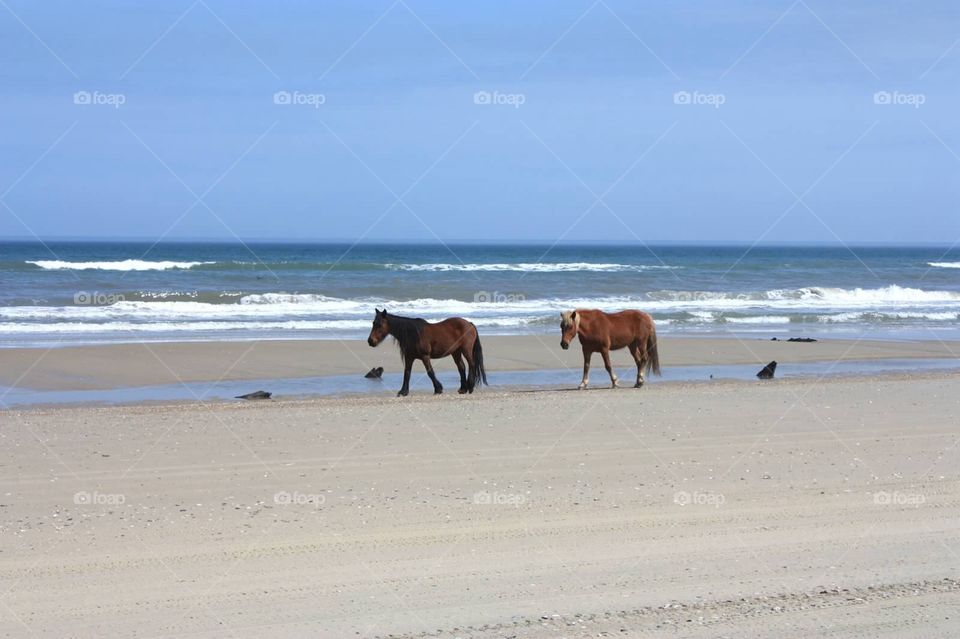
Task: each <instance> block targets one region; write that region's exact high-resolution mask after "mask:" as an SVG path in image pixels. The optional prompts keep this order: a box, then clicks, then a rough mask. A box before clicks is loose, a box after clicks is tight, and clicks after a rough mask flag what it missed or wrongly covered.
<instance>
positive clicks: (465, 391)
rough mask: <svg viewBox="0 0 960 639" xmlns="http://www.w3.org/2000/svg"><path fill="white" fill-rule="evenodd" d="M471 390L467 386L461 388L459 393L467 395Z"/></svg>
mask: <svg viewBox="0 0 960 639" xmlns="http://www.w3.org/2000/svg"><path fill="white" fill-rule="evenodd" d="M469 392H470V391H469V390H467V389H466V388H461V389H460V390H458V391H457V393H459V394H460V395H465V394H466V393H469Z"/></svg>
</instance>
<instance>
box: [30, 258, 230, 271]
mask: <svg viewBox="0 0 960 639" xmlns="http://www.w3.org/2000/svg"><path fill="white" fill-rule="evenodd" d="M27 264H33V265H34V266H39V267H40V268H42V269H44V270H48V271H61V270H71V271H91V270H98V271H166V270H170V269H188V268H193V267H194V266H200V265H201V264H216V262H173V261H158V262H151V261H148V260H119V261H114V262H67V261H64V260H27Z"/></svg>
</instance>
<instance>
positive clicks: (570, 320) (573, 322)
mask: <svg viewBox="0 0 960 639" xmlns="http://www.w3.org/2000/svg"><path fill="white" fill-rule="evenodd" d="M576 312H577V311H576V310H572V311H561V312H560V323H561V324H562V325H563V327H564V328H568V327H570V326H576V327H577V330H580V315H577V316H576V317H574V316H573V315H574V313H576Z"/></svg>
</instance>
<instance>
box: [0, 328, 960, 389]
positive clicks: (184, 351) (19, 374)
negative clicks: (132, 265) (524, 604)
mask: <svg viewBox="0 0 960 639" xmlns="http://www.w3.org/2000/svg"><path fill="white" fill-rule="evenodd" d="M559 341H560V339H559V335H536V336H486V337H483V338H482V343H483V350H484V359H485V361H486V365H487V368H488V370H490V371H498V370H499V371H513V370H536V369H561V368H570V369H572V370H573V371H576V372H575V376H577V375H579V371H580V369H581V366H582V357H583V356H582V354H581V352H580V349H579V347H578V346H577V345H576V344H574V345H573V346H572V347H571V348H570V350H568V351H563V350H561V348H560V345H559ZM660 353H661V362H662V364H663V366H664V367H669V366H688V365H701V364H721V365H722V364H757V365H758V368H759V366H762V365H763V364H766V363H767V362H769V361H770V360H777V361H778V362H780V363H781V364H784V363H787V364H788V363H791V362H811V361H838V360H839V361H850V360H877V359H892V358H897V359H903V358H928V359H929V358H952V359H960V343H956V342H938V341H933V340H930V341H916V342H893V341H870V340H859V341H858V340H843V339H829V340H823V341H819V342H816V343H792V342H784V341H777V342H772V341H770V340H769V339H768V338H751V339H743V340H738V339H733V338H691V337H686V338H683V337H661V347H660ZM613 361H614V364H615V365H616V366H617V367H619V368H624V367H627V368H629V367H630V366H631V365H632V360H631V359H630V355H629V353H628V352H627V351H626V350H621V351H617V352H615V353H614V354H613ZM375 366H383V367H384V368H386V369H387V371H388V372H397V371H399V370H401V369H402V366H401V364H400V355H399V352H398V351H397V349H396V347H395V346H394V345H393V344H392V340H387V341H386V342H385V343H383V344H381V345H380V346H379V347H378V348H376V349H374V348H370V347H369V346H368V345H367V343H366V341H364V340H310V341H307V340H304V341H259V342H256V341H255V342H170V343H152V344H151V343H132V344H115V345H102V346H81V347H62V348H53V349H36V348H7V349H0V385H3V386H18V387H25V388H34V389H48V390H97V389H110V388H118V387H124V386H152V385H160V384H175V383H178V382H201V381H218V380H247V379H251V380H252V379H270V378H298V377H313V376H322V375H353V374H358V375H362V374H364V373H366V372H367V371H368V370H370V369H371V368H373V367H375ZM418 366H419V365H418ZM434 366H435V367H436V368H437V370H438V371H453V370H455V369H454V366H453V363H452V361H451V359H450V358H446V359H442V360H434ZM416 370H419V369H416ZM592 375H593V378H594V379H595V380H597V381H598V382H599V381H600V380H602V377H603V375H604V371H603V368H602V363H601V361H600V358H599V356H595V357H594V362H593V373H592Z"/></svg>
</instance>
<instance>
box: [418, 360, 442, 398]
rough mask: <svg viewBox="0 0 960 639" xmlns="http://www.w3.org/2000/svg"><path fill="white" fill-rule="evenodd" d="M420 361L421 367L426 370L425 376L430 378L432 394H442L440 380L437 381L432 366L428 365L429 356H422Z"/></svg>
mask: <svg viewBox="0 0 960 639" xmlns="http://www.w3.org/2000/svg"><path fill="white" fill-rule="evenodd" d="M420 361H421V362H423V367H424V368H425V369H427V375H429V376H430V381H431V382H433V394H434V395H439V394H440V393H442V392H443V385H442V384H441V383H440V380H439V379H437V374H436V373H434V372H433V364H431V363H430V356H429V355H424V356H423V357H421V358H420Z"/></svg>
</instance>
